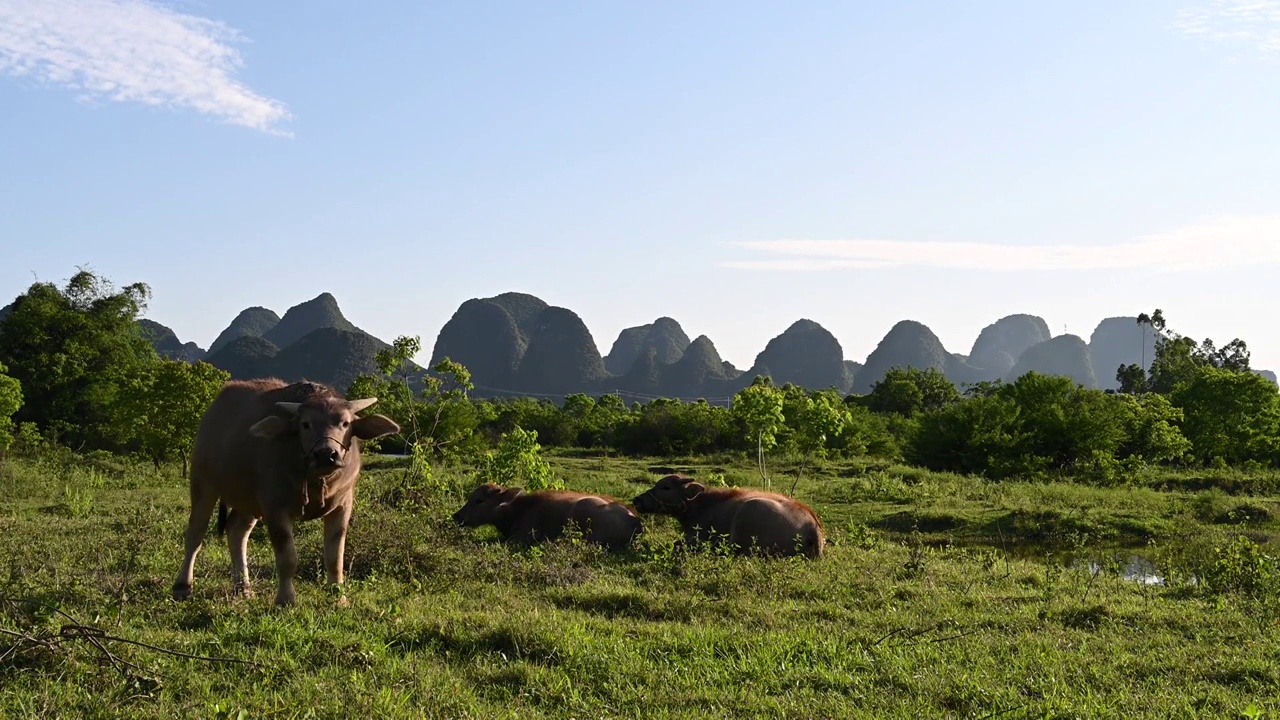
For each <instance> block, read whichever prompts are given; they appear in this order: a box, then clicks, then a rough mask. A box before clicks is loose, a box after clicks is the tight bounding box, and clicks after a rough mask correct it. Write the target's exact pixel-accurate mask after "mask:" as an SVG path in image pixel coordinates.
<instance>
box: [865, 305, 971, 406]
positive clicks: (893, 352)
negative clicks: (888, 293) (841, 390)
mask: <svg viewBox="0 0 1280 720" xmlns="http://www.w3.org/2000/svg"><path fill="white" fill-rule="evenodd" d="M954 362H955V361H954V360H953V359H952V358H951V355H950V354H949V353H948V352H947V349H946V348H944V347H943V346H942V341H941V340H939V339H938V336H937V335H935V334H934V333H933V331H932V330H930V329H929V327H928V326H927V325H925V324H924V323H920V322H916V321H915V320H902V321H900V322H898V323H897V324H896V325H894V326H893V327H892V328H890V329H889V332H888V334H886V335H885V336H884V339H883V340H881V341H880V344H879V345H877V346H876V349H875V350H872V351H871V354H870V355H868V356H867V362H866V364H865V365H863V366H862V369H861V370H859V371H858V376H857V377H856V378H854V382H853V391H854V392H856V393H858V394H861V395H865V394H867V393H869V392H871V388H872V387H873V386H874V385H875V384H876V383H877V382H879V381H880V380H881V379H882V378H883V377H884V374H885V373H886V372H888V371H889V369H891V368H894V367H903V368H906V367H913V368H919V369H920V370H927V369H929V368H935V369H937V370H940V371H942V372H946V371H947V366H948V365H951V364H954Z"/></svg>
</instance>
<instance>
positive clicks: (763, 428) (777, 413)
mask: <svg viewBox="0 0 1280 720" xmlns="http://www.w3.org/2000/svg"><path fill="white" fill-rule="evenodd" d="M782 402H783V396H782V391H781V390H780V389H778V387H777V386H775V385H774V384H773V382H772V381H771V380H770V379H769V378H768V377H765V376H757V377H756V379H755V380H753V381H752V382H751V384H750V385H748V386H747V387H745V388H743V389H742V390H739V391H738V393H737V394H736V395H734V397H733V411H732V412H733V416H734V418H735V419H737V421H738V422H739V423H741V424H742V426H743V427H745V429H746V437H747V440H749V441H751V442H754V443H755V445H756V465H757V467H758V468H759V470H760V477H761V479H763V480H764V482H765V486H766V487H769V486H771V483H770V482H769V474H768V472H767V471H766V470H765V463H764V456H765V453H767V452H768V451H770V450H772V449H773V448H774V447H776V446H777V444H778V431H779V430H781V429H782V427H783V426H784V424H785V423H786V417H785V416H784V415H783V414H782Z"/></svg>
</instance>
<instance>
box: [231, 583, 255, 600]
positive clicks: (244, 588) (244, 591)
mask: <svg viewBox="0 0 1280 720" xmlns="http://www.w3.org/2000/svg"><path fill="white" fill-rule="evenodd" d="M231 595H232V597H242V598H252V597H253V588H251V587H249V585H248V584H244V585H237V586H236V587H235V588H233V589H232V590H231Z"/></svg>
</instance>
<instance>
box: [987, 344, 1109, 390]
mask: <svg viewBox="0 0 1280 720" xmlns="http://www.w3.org/2000/svg"><path fill="white" fill-rule="evenodd" d="M1032 370H1034V371H1036V372H1038V373H1042V374H1045V375H1065V376H1067V377H1069V378H1071V379H1072V380H1074V381H1076V382H1077V383H1078V384H1080V385H1084V386H1085V387H1089V388H1096V387H1098V379H1097V377H1096V376H1095V375H1094V371H1093V362H1092V360H1091V359H1090V357H1089V346H1088V345H1086V344H1085V342H1084V340H1083V339H1081V338H1080V337H1079V336H1077V335H1059V336H1057V337H1055V338H1050V339H1049V340H1045V341H1044V342H1042V343H1038V344H1036V345H1032V346H1031V347H1029V348H1027V350H1026V351H1025V352H1023V353H1022V356H1021V357H1019V358H1018V362H1017V364H1016V365H1014V366H1013V370H1011V371H1010V372H1009V373H1008V375H1006V376H1005V380H1006V381H1009V382H1013V381H1014V380H1017V379H1018V378H1019V377H1022V376H1023V375H1025V374H1027V373H1028V372H1030V371H1032Z"/></svg>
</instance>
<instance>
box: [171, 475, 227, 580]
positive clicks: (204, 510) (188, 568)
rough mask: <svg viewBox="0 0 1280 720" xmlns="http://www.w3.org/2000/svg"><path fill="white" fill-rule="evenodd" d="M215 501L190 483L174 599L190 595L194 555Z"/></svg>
mask: <svg viewBox="0 0 1280 720" xmlns="http://www.w3.org/2000/svg"><path fill="white" fill-rule="evenodd" d="M217 502H218V498H217V497H216V496H214V495H212V494H210V493H202V492H200V491H199V490H198V489H197V488H196V486H195V484H194V483H192V486H191V515H190V516H189V517H188V518H187V532H186V534H185V535H184V540H185V543H184V544H185V549H184V553H185V554H184V556H183V558H182V565H181V566H180V567H179V568H178V576H177V577H176V578H174V581H173V591H172V592H173V599H174V600H186V599H187V598H189V597H191V585H192V583H193V582H194V580H195V570H196V556H197V555H199V554H200V547H201V546H202V545H203V544H204V536H205V534H206V533H208V532H209V518H211V517H213V509H214V507H215V506H216V505H217Z"/></svg>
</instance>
